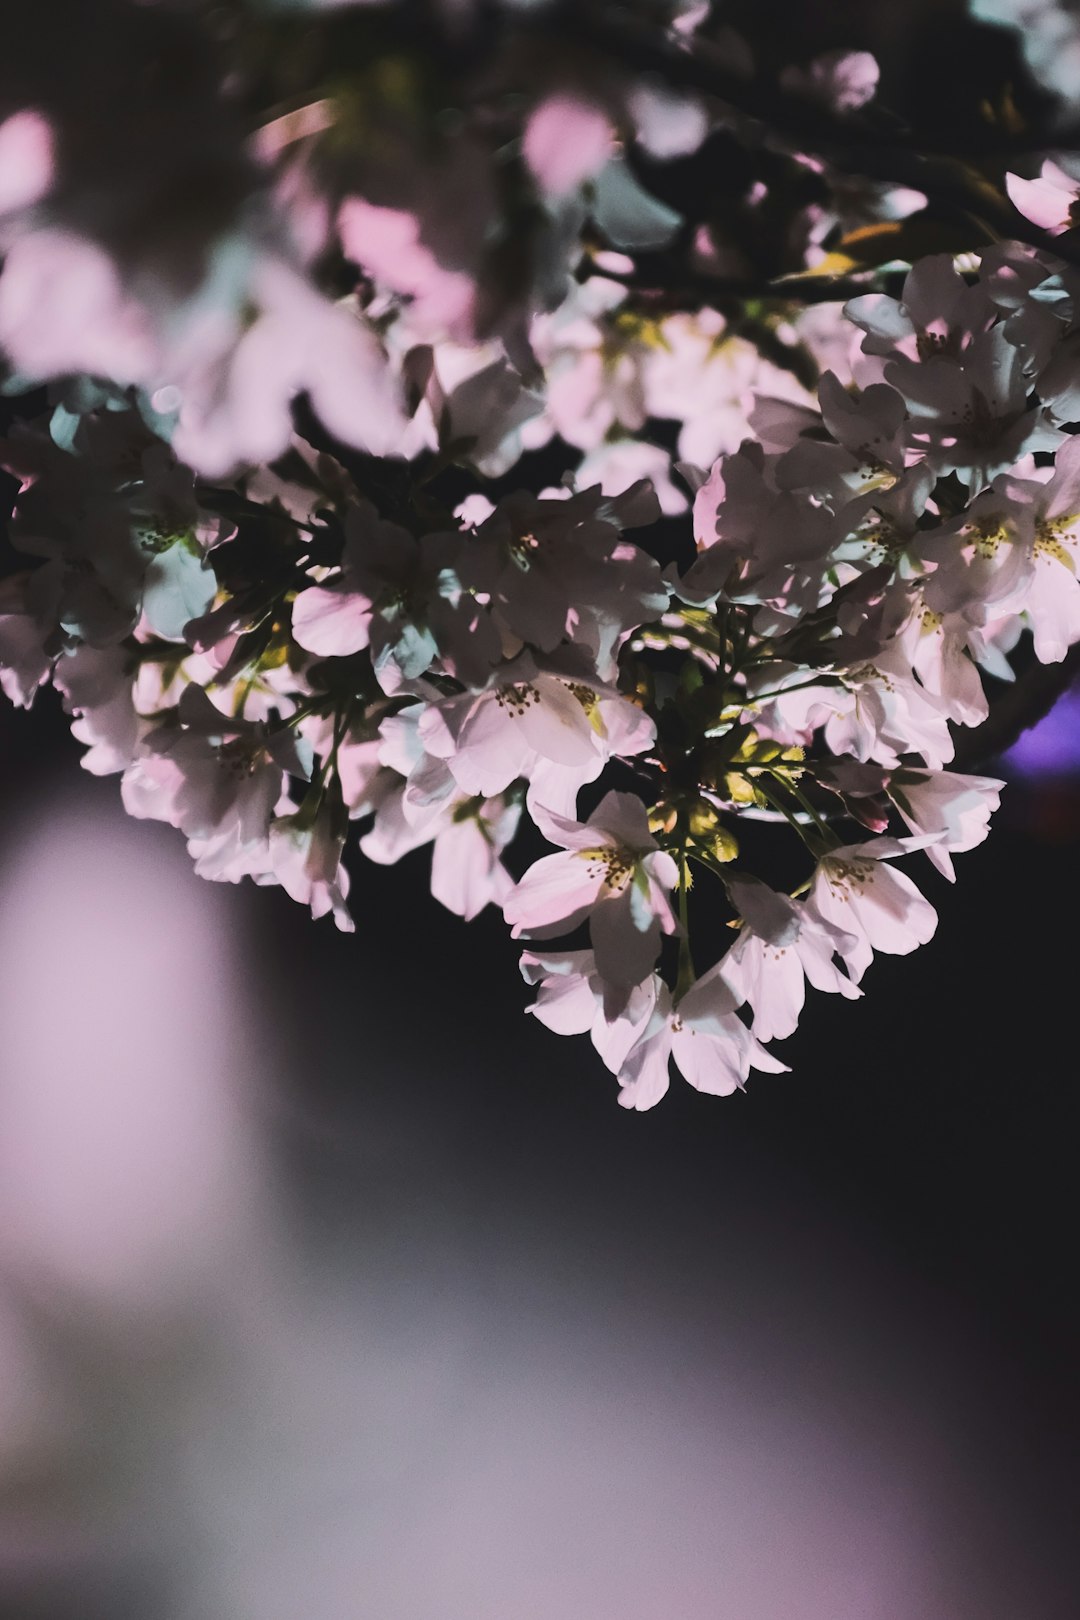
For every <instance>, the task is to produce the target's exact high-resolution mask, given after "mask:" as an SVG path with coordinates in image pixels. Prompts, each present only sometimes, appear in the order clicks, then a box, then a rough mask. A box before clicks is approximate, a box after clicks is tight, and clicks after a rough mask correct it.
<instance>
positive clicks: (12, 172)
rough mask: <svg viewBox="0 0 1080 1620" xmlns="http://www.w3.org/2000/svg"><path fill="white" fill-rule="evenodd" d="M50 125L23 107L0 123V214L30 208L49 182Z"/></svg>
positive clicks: (51, 156)
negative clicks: (20, 110)
mask: <svg viewBox="0 0 1080 1620" xmlns="http://www.w3.org/2000/svg"><path fill="white" fill-rule="evenodd" d="M53 174H54V153H53V136H52V129H51V127H50V125H49V123H48V121H47V119H45V118H43V117H42V116H41V114H40V113H38V112H33V111H31V110H30V109H29V108H26V109H25V110H24V111H22V112H17V113H13V114H12V115H11V117H10V118H5V119H4V121H3V123H2V124H0V214H10V213H13V212H14V211H15V210H16V209H18V208H30V207H32V206H33V204H34V203H36V202H39V201H40V200H41V198H42V197H44V195H45V193H46V192H47V191H48V190H49V188H50V187H51V185H52V183H53Z"/></svg>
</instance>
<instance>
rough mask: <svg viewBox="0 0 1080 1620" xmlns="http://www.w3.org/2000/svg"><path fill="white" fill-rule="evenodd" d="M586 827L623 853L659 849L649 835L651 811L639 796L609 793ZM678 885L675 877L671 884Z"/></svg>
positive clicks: (650, 834)
mask: <svg viewBox="0 0 1080 1620" xmlns="http://www.w3.org/2000/svg"><path fill="white" fill-rule="evenodd" d="M587 825H588V826H589V827H590V828H593V829H596V830H598V831H600V832H603V833H604V834H606V839H610V841H611V842H612V843H613V844H619V845H621V846H622V848H623V849H632V850H646V849H648V850H655V849H656V840H655V838H654V837H653V835H652V833H651V832H650V831H649V815H648V811H647V810H646V809H645V806H644V804H643V802H642V801H641V799H639V798H638V796H637V794H636V793H616V792H611V793H606V794H605V795H604V797H603V798H602V799H601V800H600V803H599V804H598V805H597V807H596V809H595V810H594V811H593V813H592V815H591V816H590V817H589V820H588V823H587ZM605 841H606V840H605ZM669 859H670V857H669ZM677 881H678V874H677V873H676V876H675V877H674V878H673V879H672V882H673V883H675V882H677Z"/></svg>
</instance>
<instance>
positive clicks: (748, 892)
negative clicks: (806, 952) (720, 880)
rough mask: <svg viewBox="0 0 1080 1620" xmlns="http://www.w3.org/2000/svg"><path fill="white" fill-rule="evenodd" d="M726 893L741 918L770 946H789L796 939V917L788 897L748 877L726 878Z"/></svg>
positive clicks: (797, 918)
mask: <svg viewBox="0 0 1080 1620" xmlns="http://www.w3.org/2000/svg"><path fill="white" fill-rule="evenodd" d="M727 891H728V893H729V895H730V896H731V903H732V905H733V906H734V907H735V908H736V910H737V911H738V913H739V915H740V917H742V918H743V919H744V920H745V921H746V922H747V923H748V924H749V925H750V927H751V928H752V929H753V931H754V933H755V934H756V935H757V936H758V937H759V938H761V939H763V940H766V941H767V942H768V943H769V944H770V945H790V944H791V943H792V941H793V940H794V939H795V938H796V937H797V936H798V932H799V915H798V910H797V908H796V906H795V903H794V901H793V900H792V899H791V898H790V896H788V895H786V894H778V893H777V891H776V890H775V889H770V887H769V885H768V884H767V883H762V881H761V879H760V878H756V877H751V876H750V875H749V874H746V875H742V874H737V875H733V876H731V877H729V878H728V879H727Z"/></svg>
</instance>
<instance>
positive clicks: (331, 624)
mask: <svg viewBox="0 0 1080 1620" xmlns="http://www.w3.org/2000/svg"><path fill="white" fill-rule="evenodd" d="M370 625H371V603H370V602H369V601H368V599H367V597H366V596H361V595H360V594H359V592H357V591H350V590H349V589H348V588H347V587H346V586H345V585H344V584H342V583H340V582H339V583H336V584H334V585H309V586H308V587H307V589H306V590H303V591H301V592H300V594H299V596H298V597H297V598H296V601H295V602H294V603H293V613H292V633H293V640H294V641H295V642H296V644H297V646H298V647H303V649H304V651H305V652H310V653H314V654H315V655H316V656H317V657H319V658H347V657H349V655H350V654H351V653H356V652H360V651H361V649H362V648H364V647H366V646H367V644H368V631H369V629H370Z"/></svg>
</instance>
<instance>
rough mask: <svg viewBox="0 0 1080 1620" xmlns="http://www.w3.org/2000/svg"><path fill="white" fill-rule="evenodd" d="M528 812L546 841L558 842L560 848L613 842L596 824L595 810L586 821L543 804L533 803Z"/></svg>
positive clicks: (587, 846)
mask: <svg viewBox="0 0 1080 1620" xmlns="http://www.w3.org/2000/svg"><path fill="white" fill-rule="evenodd" d="M609 797H610V795H609ZM529 814H530V815H531V816H532V819H533V821H534V822H535V824H536V827H537V829H538V830H539V831H540V832H542V833H543V835H544V837H545V838H546V839H547V841H548V843H549V844H558V845H559V846H560V848H562V849H595V848H596V847H597V846H598V845H600V844H610V843H612V842H614V840H612V839H610V838H608V837H607V836H606V834H605V833H604V831H603V829H601V828H600V827H598V826H597V824H596V812H595V811H594V812H593V814H592V815H591V816H590V817H589V819H588V821H576V820H575V819H574V818H573V817H572V816H564V815H560V814H559V813H558V812H557V811H555V810H549V809H548V807H547V806H546V805H544V804H538V803H533V804H532V805H531V806H530V808H529Z"/></svg>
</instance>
